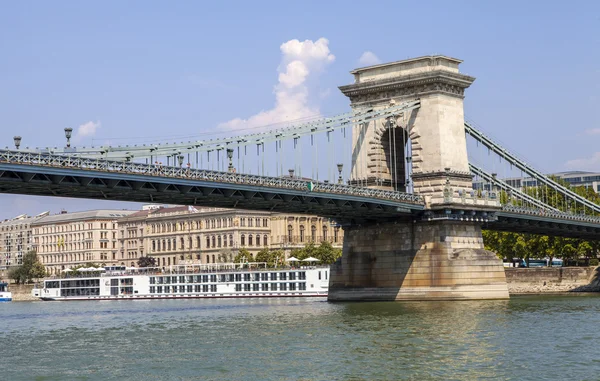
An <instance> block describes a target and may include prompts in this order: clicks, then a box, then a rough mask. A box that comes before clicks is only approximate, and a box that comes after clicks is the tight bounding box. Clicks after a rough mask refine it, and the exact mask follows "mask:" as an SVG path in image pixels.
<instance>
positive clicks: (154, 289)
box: [150, 286, 156, 294]
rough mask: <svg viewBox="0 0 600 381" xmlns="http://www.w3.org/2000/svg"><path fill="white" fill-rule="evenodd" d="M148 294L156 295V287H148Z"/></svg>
mask: <svg viewBox="0 0 600 381" xmlns="http://www.w3.org/2000/svg"><path fill="white" fill-rule="evenodd" d="M150 293H151V294H154V293H156V286H150Z"/></svg>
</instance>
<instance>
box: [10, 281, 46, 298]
mask: <svg viewBox="0 0 600 381" xmlns="http://www.w3.org/2000/svg"><path fill="white" fill-rule="evenodd" d="M8 287H9V288H8V290H9V291H10V292H11V293H12V298H13V302H31V301H34V300H39V299H38V298H34V297H33V296H31V290H32V289H33V284H10V285H9V286H8Z"/></svg>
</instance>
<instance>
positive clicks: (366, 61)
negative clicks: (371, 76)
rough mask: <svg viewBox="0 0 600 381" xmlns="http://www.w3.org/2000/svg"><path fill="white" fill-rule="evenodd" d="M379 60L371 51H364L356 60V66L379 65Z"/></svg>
mask: <svg viewBox="0 0 600 381" xmlns="http://www.w3.org/2000/svg"><path fill="white" fill-rule="evenodd" d="M380 63H381V60H380V59H379V58H378V57H377V56H376V55H375V53H373V52H371V51H368V50H367V51H366V52H364V53H363V54H362V56H360V58H359V59H358V64H359V65H361V66H371V65H377V64H380Z"/></svg>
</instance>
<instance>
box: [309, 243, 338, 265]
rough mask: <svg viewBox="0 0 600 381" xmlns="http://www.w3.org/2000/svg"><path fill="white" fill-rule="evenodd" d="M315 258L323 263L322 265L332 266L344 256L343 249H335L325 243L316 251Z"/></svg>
mask: <svg viewBox="0 0 600 381" xmlns="http://www.w3.org/2000/svg"><path fill="white" fill-rule="evenodd" d="M316 251H317V252H316V255H315V258H317V259H318V260H320V261H321V263H322V264H325V265H330V264H332V263H334V262H335V261H336V260H337V259H338V258H339V257H341V256H342V250H341V249H334V248H333V246H331V243H329V242H328V241H323V242H321V244H320V245H319V247H318V248H317V250H316Z"/></svg>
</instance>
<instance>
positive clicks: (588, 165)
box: [565, 152, 600, 172]
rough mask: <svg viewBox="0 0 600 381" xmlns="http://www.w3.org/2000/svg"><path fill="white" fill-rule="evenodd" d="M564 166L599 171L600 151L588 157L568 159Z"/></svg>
mask: <svg viewBox="0 0 600 381" xmlns="http://www.w3.org/2000/svg"><path fill="white" fill-rule="evenodd" d="M565 166H566V167H567V168H569V169H573V170H580V171H593V172H600V152H596V153H594V154H593V155H592V156H591V157H589V158H583V159H574V160H569V161H567V163H566V164H565Z"/></svg>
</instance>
